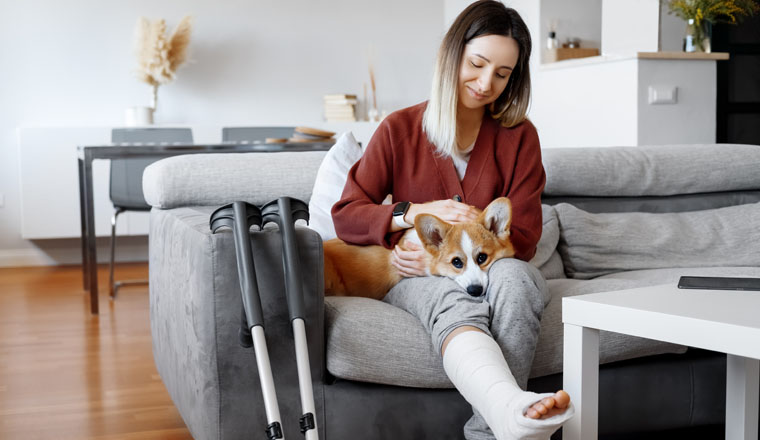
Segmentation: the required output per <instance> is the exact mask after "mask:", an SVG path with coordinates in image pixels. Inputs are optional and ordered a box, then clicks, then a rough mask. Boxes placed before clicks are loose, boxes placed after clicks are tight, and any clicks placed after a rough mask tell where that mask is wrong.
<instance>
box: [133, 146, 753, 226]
mask: <svg viewBox="0 0 760 440" xmlns="http://www.w3.org/2000/svg"><path fill="white" fill-rule="evenodd" d="M542 155H543V163H544V168H545V169H546V175H547V181H546V188H545V191H544V195H543V202H544V203H545V204H550V205H553V204H557V203H561V202H567V203H571V204H573V205H575V206H577V207H579V208H581V209H583V210H585V211H589V212H630V211H642V212H679V211H692V210H701V209H710V208H718V207H723V206H730V205H737V204H745V203H753V202H757V201H760V172H758V170H760V146H756V145H734V144H706V145H663V146H651V147H605V148H548V149H545V150H544V151H543V152H542ZM324 156H325V152H324V151H319V152H305V153H304V152H280V153H242V154H234V153H225V154H196V155H186V156H175V157H171V158H168V159H164V160H161V161H159V162H156V163H154V164H153V165H151V166H149V167H148V168H147V169H146V170H145V174H144V177H143V191H144V193H145V199H146V201H147V202H148V203H149V204H150V205H151V206H153V207H157V208H163V209H170V208H175V207H179V206H193V205H211V206H213V205H219V204H223V203H228V202H231V201H234V200H246V201H249V202H251V203H254V204H263V203H266V202H268V201H269V200H272V199H274V198H277V197H280V196H283V195H289V196H292V197H297V198H300V199H302V200H304V201H307V202H308V201H309V198H310V196H311V191H312V188H313V185H314V179H315V177H316V174H317V170H318V169H319V165H320V163H321V161H322V158H324Z"/></svg>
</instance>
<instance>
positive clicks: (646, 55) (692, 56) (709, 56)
mask: <svg viewBox="0 0 760 440" xmlns="http://www.w3.org/2000/svg"><path fill="white" fill-rule="evenodd" d="M636 58H641V59H646V60H718V61H720V60H727V59H728V58H729V54H728V52H712V53H704V52H639V53H637V54H636Z"/></svg>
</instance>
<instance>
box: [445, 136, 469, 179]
mask: <svg viewBox="0 0 760 440" xmlns="http://www.w3.org/2000/svg"><path fill="white" fill-rule="evenodd" d="M474 148H475V142H473V143H472V144H471V145H470V146H469V147H467V149H465V150H463V151H460V152H459V154H453V155H451V160H452V161H453V162H454V168H456V170H457V175H458V176H459V180H460V181H461V180H462V179H464V173H465V171H467V163H468V162H469V161H470V156H471V155H472V150H473V149H474Z"/></svg>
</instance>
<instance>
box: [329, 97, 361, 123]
mask: <svg viewBox="0 0 760 440" xmlns="http://www.w3.org/2000/svg"><path fill="white" fill-rule="evenodd" d="M356 103H357V99H356V95H342V94H338V95H325V119H326V120H327V122H354V121H356Z"/></svg>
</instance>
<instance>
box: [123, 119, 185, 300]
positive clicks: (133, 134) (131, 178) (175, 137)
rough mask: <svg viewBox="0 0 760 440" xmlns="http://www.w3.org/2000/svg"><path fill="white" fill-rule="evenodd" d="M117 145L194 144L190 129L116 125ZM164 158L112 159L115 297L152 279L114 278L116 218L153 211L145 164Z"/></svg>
mask: <svg viewBox="0 0 760 440" xmlns="http://www.w3.org/2000/svg"><path fill="white" fill-rule="evenodd" d="M111 142H112V143H113V144H135V145H172V144H191V143H193V132H192V129H190V128H114V129H113V130H111ZM160 159H162V157H149V158H128V159H112V160H111V178H110V183H109V196H110V198H111V203H113V207H114V214H113V217H111V261H110V267H109V278H108V280H109V282H108V286H109V287H108V291H109V295H110V297H111V299H114V298H116V293H117V291H118V289H119V288H120V287H121V286H125V285H135V284H147V282H148V280H125V281H114V260H115V256H116V221H117V219H118V217H119V214H121V213H123V212H125V211H150V205H148V203H147V202H146V201H145V196H144V195H143V191H142V175H143V171H144V170H145V167H147V166H148V165H150V164H152V163H153V162H155V161H157V160H160Z"/></svg>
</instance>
